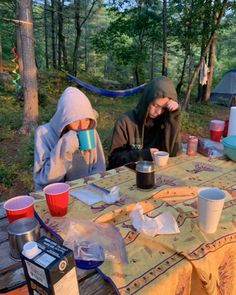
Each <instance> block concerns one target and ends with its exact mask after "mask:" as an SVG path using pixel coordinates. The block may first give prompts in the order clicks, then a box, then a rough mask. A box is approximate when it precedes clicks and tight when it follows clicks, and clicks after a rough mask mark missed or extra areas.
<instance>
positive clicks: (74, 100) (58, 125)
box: [50, 87, 97, 137]
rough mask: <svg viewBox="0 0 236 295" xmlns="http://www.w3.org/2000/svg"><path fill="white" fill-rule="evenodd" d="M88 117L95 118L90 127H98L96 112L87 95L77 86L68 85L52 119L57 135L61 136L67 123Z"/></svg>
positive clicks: (51, 122)
mask: <svg viewBox="0 0 236 295" xmlns="http://www.w3.org/2000/svg"><path fill="white" fill-rule="evenodd" d="M86 118H88V119H91V120H93V124H91V125H92V126H90V128H96V125H97V121H96V116H95V112H94V110H93V108H92V106H91V103H90V101H89V100H88V98H87V96H86V95H85V94H84V93H83V92H82V91H80V90H79V89H77V88H75V87H68V88H66V89H65V91H64V92H63V93H62V95H61V97H60V99H59V101H58V103H57V110H56V113H55V114H54V115H53V117H52V119H51V120H50V124H51V126H52V128H53V130H54V131H55V132H56V134H57V136H58V137H60V135H61V132H62V130H63V129H64V128H65V127H66V125H68V124H70V123H71V122H73V121H76V120H81V119H86Z"/></svg>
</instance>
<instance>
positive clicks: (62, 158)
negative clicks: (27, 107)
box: [34, 127, 79, 190]
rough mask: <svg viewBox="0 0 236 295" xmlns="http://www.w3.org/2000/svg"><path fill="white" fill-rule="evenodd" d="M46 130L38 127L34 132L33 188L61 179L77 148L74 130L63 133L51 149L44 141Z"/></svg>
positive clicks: (68, 167)
mask: <svg viewBox="0 0 236 295" xmlns="http://www.w3.org/2000/svg"><path fill="white" fill-rule="evenodd" d="M45 132H46V130H45V129H43V127H38V129H37V130H36V132H35V152H34V182H35V189H36V190H38V189H41V188H42V187H43V186H45V185H47V184H48V183H52V182H58V181H63V179H64V176H65V174H66V172H67V171H68V170H69V169H70V167H71V165H72V156H73V153H74V152H75V151H76V150H77V149H78V148H79V143H78V139H77V135H76V132H74V131H69V132H67V133H65V134H64V135H63V136H62V137H61V138H60V139H59V141H58V142H57V144H56V145H55V147H54V148H53V149H50V144H49V142H46V141H45V137H44V135H45Z"/></svg>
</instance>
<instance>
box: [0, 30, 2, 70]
mask: <svg viewBox="0 0 236 295" xmlns="http://www.w3.org/2000/svg"><path fill="white" fill-rule="evenodd" d="M2 73H3V66H2V36H1V34H0V74H2Z"/></svg>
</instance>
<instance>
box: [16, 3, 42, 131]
mask: <svg viewBox="0 0 236 295" xmlns="http://www.w3.org/2000/svg"><path fill="white" fill-rule="evenodd" d="M17 6H18V9H17V11H18V12H19V24H18V26H19V32H20V39H21V48H22V63H23V94H24V115H23V124H22V127H21V129H20V131H21V133H24V134H25V133H28V132H30V130H31V129H33V128H35V127H36V125H37V119H38V92H37V70H36V65H35V54H34V37H33V19H32V1H31V0H18V1H17Z"/></svg>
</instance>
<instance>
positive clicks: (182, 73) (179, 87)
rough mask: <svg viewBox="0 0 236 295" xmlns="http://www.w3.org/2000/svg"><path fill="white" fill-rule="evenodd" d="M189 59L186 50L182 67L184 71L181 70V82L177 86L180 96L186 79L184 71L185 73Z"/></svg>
mask: <svg viewBox="0 0 236 295" xmlns="http://www.w3.org/2000/svg"><path fill="white" fill-rule="evenodd" d="M187 59H188V53H187V52H185V57H184V62H183V67H182V71H181V76H180V80H179V83H178V85H177V87H176V92H177V94H178V96H179V95H180V93H181V88H182V85H183V81H184V73H185V67H186V63H187Z"/></svg>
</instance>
